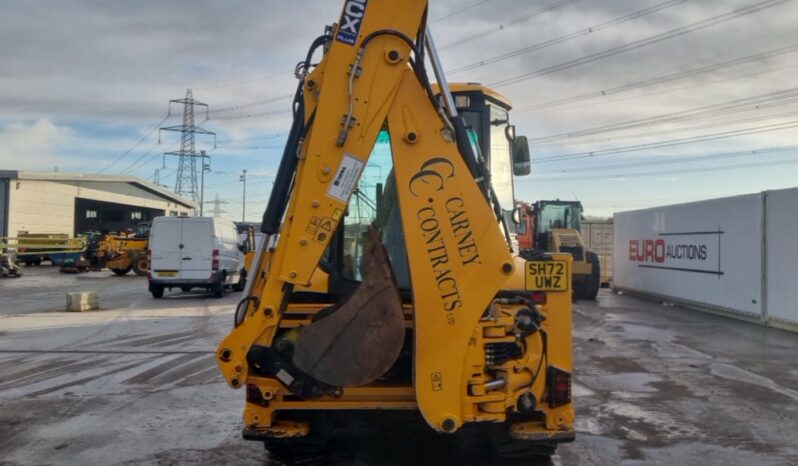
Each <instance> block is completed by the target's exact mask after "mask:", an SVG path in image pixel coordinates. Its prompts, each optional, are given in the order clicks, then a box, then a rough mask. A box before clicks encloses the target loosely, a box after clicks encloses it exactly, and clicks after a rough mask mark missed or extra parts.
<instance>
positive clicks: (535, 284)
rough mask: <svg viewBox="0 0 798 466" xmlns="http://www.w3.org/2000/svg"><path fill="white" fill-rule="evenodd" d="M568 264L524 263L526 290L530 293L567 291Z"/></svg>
mask: <svg viewBox="0 0 798 466" xmlns="http://www.w3.org/2000/svg"><path fill="white" fill-rule="evenodd" d="M570 276H571V274H570V273H569V271H568V263H567V262H565V261H556V260H552V261H531V262H527V263H526V289H527V290H530V291H568V279H569V277H570Z"/></svg>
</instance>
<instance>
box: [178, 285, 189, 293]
mask: <svg viewBox="0 0 798 466" xmlns="http://www.w3.org/2000/svg"><path fill="white" fill-rule="evenodd" d="M180 290H181V291H184V292H186V293H188V292H189V291H191V287H190V286H181V287H180Z"/></svg>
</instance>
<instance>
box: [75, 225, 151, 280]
mask: <svg viewBox="0 0 798 466" xmlns="http://www.w3.org/2000/svg"><path fill="white" fill-rule="evenodd" d="M151 226H152V223H151V222H141V223H139V224H138V225H136V230H135V232H132V233H130V234H113V233H112V234H107V235H104V236H100V235H97V234H95V235H92V236H91V237H90V239H89V241H88V243H89V247H88V248H87V251H86V255H87V256H88V257H87V258H88V260H89V264H90V266H91V267H92V268H96V269H102V268H106V267H107V268H109V269H110V270H111V271H112V272H114V273H115V274H117V275H120V276H121V275H127V273H128V272H130V271H131V270H133V272H134V273H135V274H136V275H139V276H144V275H147V272H148V270H149V265H148V263H147V248H148V246H149V242H150V239H149V238H150V227H151Z"/></svg>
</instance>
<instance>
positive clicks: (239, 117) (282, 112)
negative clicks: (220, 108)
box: [206, 108, 293, 121]
mask: <svg viewBox="0 0 798 466" xmlns="http://www.w3.org/2000/svg"><path fill="white" fill-rule="evenodd" d="M290 113H293V110H291V109H290V108H287V109H285V110H272V111H271V112H260V113H250V114H247V115H226V116H215V117H208V118H207V119H206V121H213V120H243V119H247V118H268V117H272V116H276V115H287V114H290Z"/></svg>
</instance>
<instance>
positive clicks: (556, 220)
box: [535, 200, 582, 249]
mask: <svg viewBox="0 0 798 466" xmlns="http://www.w3.org/2000/svg"><path fill="white" fill-rule="evenodd" d="M535 217H536V219H537V220H536V222H535V224H536V225H535V227H536V231H535V233H536V235H537V237H536V239H535V241H536V244H537V245H538V246H537V247H538V248H540V249H546V247H547V243H548V239H549V233H550V232H551V230H555V229H569V230H575V231H580V230H581V221H582V203H581V202H579V201H559V200H558V201H538V202H536V203H535Z"/></svg>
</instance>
